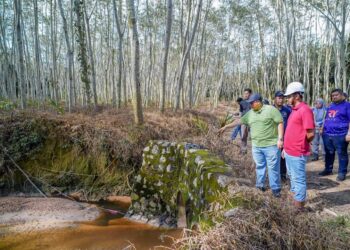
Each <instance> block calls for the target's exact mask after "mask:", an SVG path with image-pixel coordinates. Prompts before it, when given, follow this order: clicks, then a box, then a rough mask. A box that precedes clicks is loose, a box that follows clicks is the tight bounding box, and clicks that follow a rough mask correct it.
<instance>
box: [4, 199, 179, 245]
mask: <svg viewBox="0 0 350 250" xmlns="http://www.w3.org/2000/svg"><path fill="white" fill-rule="evenodd" d="M129 204H130V199H129V198H128V197H108V199H106V201H103V202H101V203H99V204H98V205H93V204H87V203H78V202H74V201H71V200H67V199H60V198H47V199H45V198H25V197H2V198H0V250H1V249H125V248H126V249H133V248H136V249H154V248H156V247H157V246H163V247H171V246H172V244H173V242H174V239H176V238H179V237H181V235H182V231H181V230H177V229H174V230H166V229H164V228H156V227H152V226H150V225H147V224H142V223H137V222H134V221H130V220H128V219H126V218H122V216H123V214H122V213H119V214H114V213H109V212H108V211H110V210H109V208H110V209H116V207H119V208H120V209H121V210H119V211H124V210H123V209H125V210H126V209H127V206H128V205H129ZM101 206H103V207H101ZM123 206H125V207H123ZM107 208H108V209H107ZM114 211H116V210H114ZM128 247H129V248H128Z"/></svg>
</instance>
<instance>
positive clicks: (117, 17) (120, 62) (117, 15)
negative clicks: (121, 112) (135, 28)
mask: <svg viewBox="0 0 350 250" xmlns="http://www.w3.org/2000/svg"><path fill="white" fill-rule="evenodd" d="M115 1H116V0H113V12H114V19H115V23H116V26H117V31H118V82H117V92H118V93H117V94H118V98H117V99H118V103H117V107H118V108H120V107H121V101H122V79H123V78H122V77H123V37H124V32H123V31H122V27H121V14H122V12H121V11H122V10H121V9H122V8H121V6H120V7H119V12H118V10H117V4H116V2H115ZM120 1H121V0H120ZM124 74H125V73H124ZM124 98H125V99H126V96H125V97H124Z"/></svg>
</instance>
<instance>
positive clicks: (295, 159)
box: [283, 82, 315, 210]
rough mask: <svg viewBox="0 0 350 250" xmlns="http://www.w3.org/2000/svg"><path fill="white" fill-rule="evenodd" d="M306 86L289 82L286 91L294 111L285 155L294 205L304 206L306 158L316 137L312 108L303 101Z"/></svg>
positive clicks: (285, 143)
mask: <svg viewBox="0 0 350 250" xmlns="http://www.w3.org/2000/svg"><path fill="white" fill-rule="evenodd" d="M303 94H304V86H303V85H302V84H301V83H300V82H292V83H290V84H288V86H287V90H286V93H285V94H284V95H285V96H286V97H287V100H288V103H289V104H290V105H291V106H292V113H291V114H290V116H289V119H288V125H287V128H286V132H285V136H284V153H283V154H284V157H285V159H286V163H287V169H288V172H289V174H290V176H291V192H292V193H293V195H294V205H295V207H296V208H298V209H299V210H302V209H303V208H304V204H305V200H306V169H305V167H306V160H307V156H308V155H310V142H311V141H312V139H313V138H314V135H315V132H314V129H315V123H314V116H313V113H312V110H311V108H310V107H309V106H308V105H307V104H306V103H304V102H303Z"/></svg>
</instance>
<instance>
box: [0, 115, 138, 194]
mask: <svg viewBox="0 0 350 250" xmlns="http://www.w3.org/2000/svg"><path fill="white" fill-rule="evenodd" d="M135 140H137V139H135ZM0 145H1V146H2V147H4V150H3V149H2V150H1V151H0V193H2V194H6V193H10V192H18V191H20V192H26V193H31V192H36V190H35V189H34V188H33V186H32V185H31V184H30V183H29V182H28V180H27V178H26V177H25V176H24V175H23V174H22V173H20V171H19V170H18V169H17V167H16V165H18V166H19V167H20V168H22V169H23V170H24V171H25V172H26V173H27V174H28V175H29V176H30V179H31V180H32V181H33V182H34V183H35V184H36V185H37V186H39V187H40V188H41V189H42V190H43V191H44V192H45V193H46V194H48V195H50V194H55V195H59V194H62V193H63V194H69V193H72V192H78V193H79V196H80V198H82V199H88V200H98V199H100V198H103V197H105V196H108V195H121V194H122V195H127V194H129V192H130V188H129V187H130V184H129V179H132V178H131V177H132V176H133V174H134V172H135V166H136V165H137V161H139V159H138V158H137V157H136V156H135V157H134V158H133V155H132V154H131V152H132V150H133V148H134V149H135V147H133V146H132V142H131V140H128V138H124V139H123V140H122V139H120V138H117V139H116V140H113V138H109V137H108V136H107V135H103V134H102V133H99V131H94V130H90V129H86V128H84V127H81V128H78V129H77V128H75V129H72V128H71V127H67V126H66V124H64V123H63V122H62V121H56V120H50V119H43V118H40V117H33V118H29V117H19V116H17V117H10V116H8V117H3V118H2V119H0ZM14 162H15V163H16V164H14Z"/></svg>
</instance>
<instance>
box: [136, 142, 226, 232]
mask: <svg viewBox="0 0 350 250" xmlns="http://www.w3.org/2000/svg"><path fill="white" fill-rule="evenodd" d="M230 174H231V169H230V167H229V166H227V165H226V164H225V163H224V162H223V161H222V160H221V159H219V158H218V157H216V156H215V155H213V154H211V153H210V152H209V151H208V150H206V149H203V148H202V147H200V146H198V145H195V144H189V143H175V142H169V141H150V142H149V143H148V145H147V146H146V147H145V148H144V150H143V163H142V166H141V169H140V172H139V174H138V175H136V177H135V181H134V190H133V194H132V196H131V198H132V206H131V208H130V210H131V211H133V213H134V214H141V215H142V216H148V217H152V218H155V217H157V216H165V217H169V218H170V217H172V218H176V215H177V213H178V207H179V205H180V204H179V202H180V200H181V202H182V204H183V205H185V206H186V214H187V224H188V226H190V225H192V224H193V223H196V222H198V221H199V220H200V218H201V214H202V213H203V212H204V211H207V210H209V209H210V207H211V206H210V204H211V203H213V202H215V203H220V202H221V200H220V193H222V192H227V183H228V181H227V180H229V179H230V178H229V176H230Z"/></svg>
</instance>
